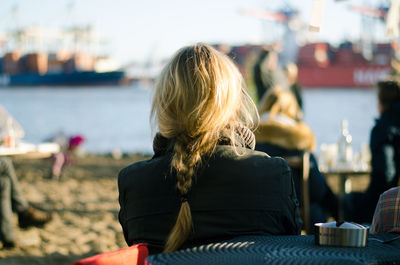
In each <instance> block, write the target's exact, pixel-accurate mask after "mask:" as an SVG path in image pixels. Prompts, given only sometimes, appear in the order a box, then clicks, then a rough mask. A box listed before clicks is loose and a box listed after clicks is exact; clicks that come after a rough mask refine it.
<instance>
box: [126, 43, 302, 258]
mask: <svg viewBox="0 0 400 265" xmlns="http://www.w3.org/2000/svg"><path fill="white" fill-rule="evenodd" d="M155 89H156V91H155V93H154V97H153V105H152V117H153V119H154V120H155V121H156V123H157V127H158V130H159V133H157V135H156V137H155V138H154V143H153V146H154V153H155V154H154V156H153V158H152V159H150V160H146V161H142V162H138V163H135V164H132V165H130V166H128V167H126V168H124V169H123V170H122V171H121V172H120V173H119V176H118V189H119V203H120V207H121V209H120V212H119V221H120V223H121V226H122V229H123V233H124V236H125V240H126V242H127V244H128V245H132V244H135V243H139V242H144V243H147V244H148V246H149V250H150V253H157V252H161V251H164V252H171V251H175V250H177V249H181V248H185V247H192V246H198V245H201V244H205V243H211V242H218V241H220V240H225V239H230V238H233V237H236V236H239V235H297V234H299V233H300V230H301V224H302V223H301V219H300V216H299V208H298V204H299V203H298V200H297V197H296V193H295V189H294V184H293V180H292V177H291V173H290V168H289V166H288V164H287V162H286V161H285V160H283V159H281V158H271V157H269V156H268V155H267V154H265V153H262V152H257V151H254V150H253V148H254V144H255V139H254V134H253V133H252V131H251V130H250V128H253V127H254V125H255V124H256V122H257V120H258V119H257V118H258V115H257V110H256V107H255V105H254V103H253V101H252V100H251V98H250V96H249V95H248V94H247V89H246V87H245V85H244V81H243V79H242V77H241V75H240V73H239V71H238V69H237V68H236V66H235V65H234V64H233V62H232V61H231V60H230V59H229V58H228V57H227V56H226V55H223V54H222V53H220V52H218V51H216V50H215V49H213V48H212V47H210V46H208V45H205V44H195V45H193V46H188V47H185V48H182V49H181V50H179V51H178V52H177V53H176V54H175V56H174V57H173V58H172V60H171V61H170V62H169V63H168V64H167V66H166V67H165V68H164V70H163V71H162V73H161V75H160V77H159V79H158V81H157V84H156V86H155Z"/></svg>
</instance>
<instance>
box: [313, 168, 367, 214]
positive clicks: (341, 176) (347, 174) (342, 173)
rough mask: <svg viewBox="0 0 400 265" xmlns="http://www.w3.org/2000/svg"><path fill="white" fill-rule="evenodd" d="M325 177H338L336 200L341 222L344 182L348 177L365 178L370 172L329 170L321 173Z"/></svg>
mask: <svg viewBox="0 0 400 265" xmlns="http://www.w3.org/2000/svg"><path fill="white" fill-rule="evenodd" d="M321 173H322V174H323V175H324V176H325V177H330V176H338V177H339V189H338V199H339V202H340V203H339V219H340V220H343V218H344V216H343V208H342V206H343V204H342V200H343V197H344V195H345V194H346V181H347V179H348V178H349V177H356V176H365V175H369V174H370V173H371V171H370V170H350V169H343V170H342V169H331V170H328V171H321Z"/></svg>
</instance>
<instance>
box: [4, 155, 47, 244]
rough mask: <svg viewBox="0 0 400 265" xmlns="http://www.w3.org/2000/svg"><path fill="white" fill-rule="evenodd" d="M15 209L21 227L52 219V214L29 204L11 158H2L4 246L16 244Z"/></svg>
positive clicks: (39, 225)
mask: <svg viewBox="0 0 400 265" xmlns="http://www.w3.org/2000/svg"><path fill="white" fill-rule="evenodd" d="M13 211H15V212H16V213H17V214H18V225H19V227H21V228H27V227H30V226H37V227H41V226H43V225H44V224H46V223H47V222H49V221H50V220H51V215H50V214H48V213H45V212H42V211H39V210H37V209H34V208H33V207H32V206H29V205H28V203H27V201H26V200H25V199H24V197H23V196H22V193H21V190H20V188H19V184H18V179H17V177H16V175H15V170H14V166H13V164H12V162H11V160H10V159H9V158H0V240H1V242H2V243H3V248H13V247H15V246H16V236H15V231H14V225H13Z"/></svg>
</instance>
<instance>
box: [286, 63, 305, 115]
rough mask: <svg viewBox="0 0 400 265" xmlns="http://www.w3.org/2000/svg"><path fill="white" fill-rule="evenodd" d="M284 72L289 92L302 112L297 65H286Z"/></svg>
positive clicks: (301, 96)
mask: <svg viewBox="0 0 400 265" xmlns="http://www.w3.org/2000/svg"><path fill="white" fill-rule="evenodd" d="M285 72H286V76H287V78H288V81H289V89H290V92H292V94H293V95H294V96H295V98H296V101H297V104H298V105H299V107H300V109H301V110H303V95H302V91H301V86H300V84H299V82H298V81H297V77H298V73H299V69H298V68H297V65H296V64H295V63H288V64H287V65H286V66H285Z"/></svg>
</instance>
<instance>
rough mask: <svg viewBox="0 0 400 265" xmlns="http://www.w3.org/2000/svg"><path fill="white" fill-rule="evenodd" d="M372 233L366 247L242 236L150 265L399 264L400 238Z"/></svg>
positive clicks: (170, 255) (304, 238)
mask: <svg viewBox="0 0 400 265" xmlns="http://www.w3.org/2000/svg"><path fill="white" fill-rule="evenodd" d="M389 237H393V235H390V234H382V235H369V237H368V243H367V247H365V248H351V247H327V246H317V245H316V244H315V243H314V236H242V237H237V238H235V239H232V240H228V241H223V242H220V243H213V244H209V245H203V246H200V247H195V248H190V249H185V250H181V251H176V252H172V253H162V254H156V255H151V256H149V257H148V258H147V259H146V261H147V264H148V265H169V264H170V265H172V264H173V265H189V264H201V265H214V264H215V265H221V264H231V265H264V264H349V265H357V264H375V265H376V264H378V265H379V264H400V240H396V241H393V242H391V243H388V244H383V243H381V242H379V241H377V240H385V239H388V238H389Z"/></svg>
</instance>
